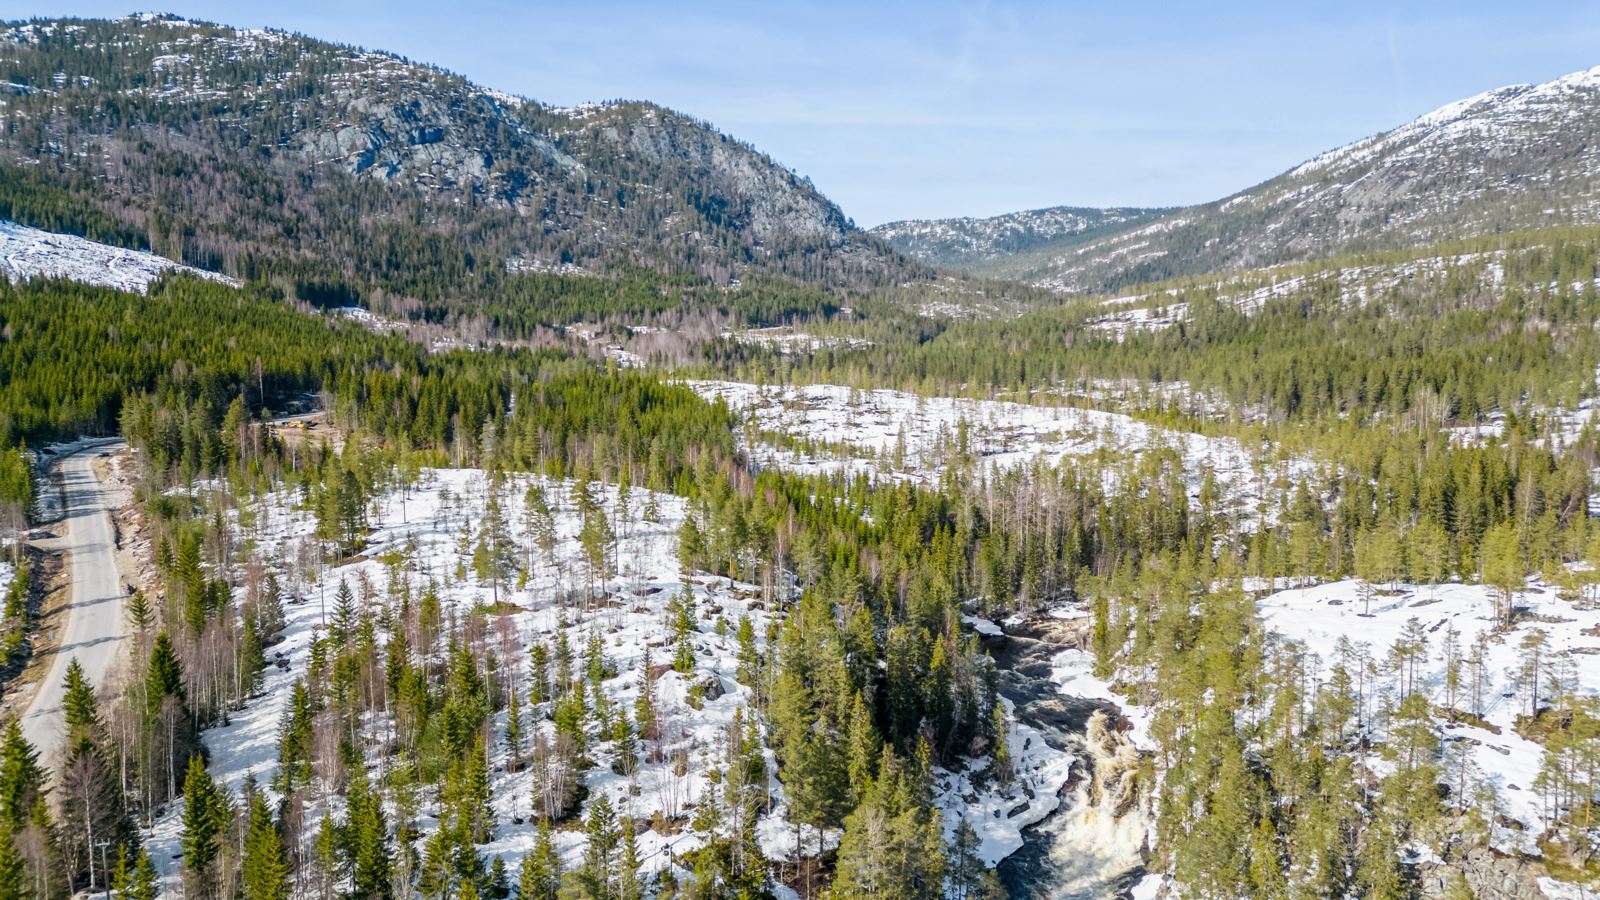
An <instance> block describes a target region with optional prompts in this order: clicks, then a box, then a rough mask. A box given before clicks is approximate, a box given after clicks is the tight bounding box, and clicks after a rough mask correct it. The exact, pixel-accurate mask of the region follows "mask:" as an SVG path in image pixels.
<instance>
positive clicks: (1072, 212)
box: [871, 206, 1168, 274]
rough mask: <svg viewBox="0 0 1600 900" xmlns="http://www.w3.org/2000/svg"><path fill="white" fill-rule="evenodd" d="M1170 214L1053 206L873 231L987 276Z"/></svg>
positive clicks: (922, 256) (917, 254)
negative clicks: (1042, 251) (1020, 258)
mask: <svg viewBox="0 0 1600 900" xmlns="http://www.w3.org/2000/svg"><path fill="white" fill-rule="evenodd" d="M1167 211H1168V210H1162V209H1137V208H1132V207H1119V208H1114V209H1092V208H1088V207H1078V206H1055V207H1050V208H1049V209H1030V210H1026V211H1024V212H1016V213H1007V214H1005V215H1000V216H991V217H989V218H986V219H976V218H960V219H909V220H906V221H902V222H889V223H886V224H884V225H879V226H877V227H876V228H873V229H871V233H872V234H873V235H876V236H877V237H879V238H882V239H883V241H884V242H885V243H887V244H888V245H889V246H891V247H893V248H895V249H896V250H899V251H901V252H903V253H905V254H906V255H908V256H910V257H912V258H914V259H919V260H922V261H923V262H925V263H928V264H930V265H935V266H939V267H941V268H949V269H961V270H965V271H970V272H975V273H980V274H989V273H991V272H993V271H994V270H996V269H997V268H1002V267H1003V261H1004V260H1007V259H1009V258H1010V257H1013V256H1016V255H1018V254H1024V253H1029V252H1031V251H1034V250H1038V249H1039V248H1041V247H1046V246H1055V247H1060V246H1065V245H1067V244H1070V243H1075V242H1078V241H1086V240H1089V239H1091V238H1093V237H1095V236H1096V235H1100V234H1105V233H1107V232H1109V231H1114V230H1118V229H1121V228H1125V227H1127V226H1129V225H1133V224H1136V223H1138V222H1142V221H1146V220H1148V219H1151V218H1154V217H1156V216H1159V215H1161V214H1162V213H1164V212H1167ZM997 262H1000V263H1002V266H996V265H995V264H996V263H997Z"/></svg>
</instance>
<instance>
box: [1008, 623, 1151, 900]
mask: <svg viewBox="0 0 1600 900" xmlns="http://www.w3.org/2000/svg"><path fill="white" fill-rule="evenodd" d="M1060 641H1061V638H1060V637H1059V625H1058V623H1053V622H1051V621H1049V620H1035V621H1031V622H1025V623H1022V624H1020V625H1012V626H1008V627H1007V633H1006V634H1005V635H1003V636H994V637H988V638H985V646H987V647H988V649H989V652H990V654H991V655H992V656H993V657H994V660H995V664H996V666H997V668H998V669H999V673H1000V689H1001V692H1002V693H1003V694H1004V695H1005V697H1006V698H1007V699H1008V700H1010V701H1011V702H1012V703H1014V704H1015V705H1016V708H1015V713H1016V717H1017V718H1018V719H1019V720H1021V721H1023V722H1025V723H1027V724H1028V725H1031V726H1033V727H1034V728H1037V729H1039V731H1040V732H1041V733H1042V734H1043V735H1044V736H1045V740H1046V742H1047V743H1049V744H1050V746H1051V747H1052V748H1054V749H1055V750H1057V751H1059V752H1062V753H1066V754H1069V755H1071V756H1072V757H1073V759H1074V764H1073V773H1072V777H1071V778H1070V779H1069V780H1068V781H1067V783H1066V784H1065V785H1064V786H1063V787H1062V788H1061V795H1060V796H1061V805H1060V806H1059V807H1058V808H1057V809H1056V810H1055V811H1054V812H1052V813H1051V814H1050V815H1048V816H1046V817H1045V818H1044V819H1043V820H1041V821H1040V822H1038V823H1036V824H1034V825H1030V826H1028V827H1027V828H1025V829H1024V830H1023V832H1022V837H1023V844H1022V848H1021V849H1019V850H1017V851H1016V852H1015V853H1013V854H1011V855H1010V856H1008V857H1006V858H1005V859H1004V860H1002V861H1001V863H1000V865H999V868H998V870H997V871H998V873H999V875H1000V881H1001V884H1003V885H1004V886H1005V889H1006V892H1007V894H1008V895H1009V896H1011V897H1012V898H1015V900H1042V898H1052V900H1104V898H1110V897H1125V896H1128V893H1129V891H1130V890H1131V889H1132V888H1133V886H1134V885H1135V884H1137V883H1138V881H1139V879H1140V878H1141V877H1142V876H1143V875H1144V867H1143V865H1142V862H1141V856H1140V849H1141V846H1142V844H1143V842H1144V834H1145V825H1144V819H1143V817H1142V816H1141V815H1139V814H1137V813H1134V814H1130V815H1127V816H1124V817H1123V818H1122V819H1120V820H1118V819H1114V818H1113V817H1112V816H1111V815H1110V814H1109V813H1108V812H1106V811H1105V810H1103V809H1100V808H1099V807H1097V806H1095V805H1094V803H1093V802H1092V800H1091V797H1090V786H1091V776H1090V772H1089V771H1088V767H1089V762H1088V761H1089V758H1090V754H1089V751H1088V749H1087V747H1086V744H1085V740H1084V735H1085V731H1086V729H1087V727H1088V723H1089V719H1090V717H1091V716H1093V715H1094V713H1095V712H1097V711H1104V712H1106V713H1107V714H1108V715H1110V716H1111V717H1112V719H1113V720H1114V719H1115V718H1116V717H1117V715H1118V711H1117V709H1116V707H1114V706H1112V705H1111V704H1109V703H1106V702H1104V701H1100V700H1091V699H1086V698H1083V697H1073V696H1068V695H1066V694H1063V693H1062V692H1061V690H1060V688H1059V687H1058V686H1057V685H1056V683H1055V682H1054V681H1053V680H1052V679H1051V673H1052V671H1053V668H1054V667H1053V660H1054V659H1055V658H1056V656H1058V655H1059V654H1060V653H1061V652H1062V651H1063V650H1065V649H1067V647H1066V646H1064V645H1063V644H1062V643H1061V642H1060Z"/></svg>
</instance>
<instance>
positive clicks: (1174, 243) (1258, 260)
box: [903, 69, 1600, 293]
mask: <svg viewBox="0 0 1600 900" xmlns="http://www.w3.org/2000/svg"><path fill="white" fill-rule="evenodd" d="M1597 136H1600V69H1591V70H1588V71H1584V72H1576V73H1573V74H1571V75H1567V76H1564V77H1562V78H1558V79H1556V80H1554V81H1550V82H1547V83H1544V84H1537V85H1529V84H1522V85H1512V86H1508V87H1502V88H1497V89H1495V90H1491V91H1486V92H1484V93H1482V94H1478V95H1476V96H1473V97H1469V98H1466V99H1464V100H1460V101H1457V102H1455V103H1450V104H1448V105H1445V106H1442V107H1440V108H1439V109H1436V110H1434V111H1433V112H1430V113H1428V114H1426V115H1424V116H1421V117H1420V118H1417V119H1415V120H1413V121H1411V122H1409V123H1406V124H1404V125H1401V126H1400V127H1398V128H1395V129H1393V130H1391V131H1387V132H1384V133H1382V134H1379V135H1376V136H1373V137H1369V138H1366V139H1364V140H1360V141H1356V142H1354V143H1352V144H1348V145H1345V146H1343V147H1339V148H1337V149H1334V150H1331V151H1329V152H1327V153H1324V154H1322V155H1320V156H1317V157H1315V158H1314V159H1312V160H1310V161H1308V162H1306V163H1304V164H1302V165H1300V166H1297V167H1296V168H1294V169H1291V170H1289V171H1287V172H1285V173H1283V174H1281V175H1278V176H1277V177H1275V178H1272V179H1271V180H1269V181H1266V182H1264V183H1262V184H1260V185H1257V186H1255V187H1252V188H1249V189H1246V190H1244V191H1241V192H1239V193H1237V194H1234V195H1232V196H1230V197H1226V198H1223V199H1221V200H1217V201H1214V202H1212V203H1206V204H1202V205H1199V206H1193V207H1187V208H1183V209H1178V210H1173V211H1171V212H1169V213H1167V214H1166V215H1164V216H1161V217H1158V218H1155V219H1153V220H1149V221H1139V222H1130V223H1128V227H1124V228H1120V229H1117V230H1116V231H1114V232H1113V233H1109V234H1101V235H1096V236H1094V237H1093V238H1091V239H1089V240H1077V239H1071V238H1065V239H1060V240H1057V241H1055V242H1053V243H1051V244H1049V245H1046V246H1043V247H1038V248H1034V249H1032V250H1023V251H1020V252H1018V253H1015V254H1013V255H1011V256H1009V257H1007V258H1005V259H1003V260H990V261H986V262H982V263H977V264H975V267H977V268H980V269H981V270H982V271H983V272H984V273H985V274H990V275H999V276H1007V277H1013V278H1018V279H1022V280H1026V281H1029V282H1032V283H1034V284H1036V285H1039V286H1042V287H1048V288H1052V289H1054V290H1058V291H1069V292H1082V293H1095V292H1101V291H1114V290H1119V289H1121V288H1123V287H1126V286H1128V285H1132V284H1138V283H1144V282H1151V281H1157V280H1161V279H1164V278H1170V277H1174V276H1182V275H1196V274H1203V273H1207V272H1218V271H1226V270H1236V269H1250V268H1259V267H1263V266H1270V265H1275V264H1278V263H1284V262H1295V261H1305V260H1312V259H1318V258H1323V257H1329V256H1334V255H1338V254H1345V253H1360V252H1368V251H1378V250H1388V249H1397V248H1403V247H1412V246H1421V245H1425V244H1431V243H1436V242H1439V241H1443V240H1454V239H1460V238H1467V237H1475V236H1481V235H1486V234H1495V233H1499V232H1503V231H1514V230H1520V229H1528V228H1543V227H1549V226H1558V225H1584V224H1594V223H1595V222H1597V221H1600V143H1597V142H1596V140H1595V138H1596V137H1597ZM903 249H906V250H907V251H908V252H911V253H913V255H919V256H920V255H922V253H923V251H922V250H920V249H918V248H913V247H911V246H904V247H903ZM923 258H924V259H925V260H927V261H929V262H943V261H945V260H942V259H940V258H937V257H934V256H924V257H923Z"/></svg>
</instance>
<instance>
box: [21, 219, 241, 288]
mask: <svg viewBox="0 0 1600 900" xmlns="http://www.w3.org/2000/svg"><path fill="white" fill-rule="evenodd" d="M168 272H183V273H186V274H190V275H197V276H199V277H201V278H209V279H211V280H212V281H218V282H221V283H223V284H228V285H232V286H234V287H238V286H239V282H238V281H236V280H235V279H232V278H229V277H227V276H225V275H219V274H217V273H215V272H206V271H203V270H201V269H196V268H192V267H190V266H186V265H183V264H181V263H177V262H173V261H172V260H170V259H167V258H166V257H164V256H157V255H155V254H154V253H146V252H144V251H142V250H128V249H126V248H123V247H113V246H111V245H110V244H102V243H99V242H98V241H91V240H89V239H88V238H82V237H78V236H77V235H71V234H57V233H55V232H51V231H43V230H40V229H38V228H31V227H29V226H27V225H18V224H17V223H15V222H5V221H0V274H4V275H5V277H6V278H8V279H10V280H11V281H14V282H15V281H26V280H28V279H30V278H64V279H67V280H69V281H78V282H82V283H84V284H94V285H100V286H103V287H109V288H115V289H117V290H119V291H132V292H136V293H140V294H143V293H146V292H147V291H149V289H150V283H151V282H153V281H155V280H156V279H157V278H160V277H161V276H162V275H165V274H167V273H168Z"/></svg>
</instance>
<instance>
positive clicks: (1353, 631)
mask: <svg viewBox="0 0 1600 900" xmlns="http://www.w3.org/2000/svg"><path fill="white" fill-rule="evenodd" d="M1389 593H1390V592H1388V591H1383V592H1379V593H1377V594H1376V595H1374V596H1373V597H1372V599H1371V605H1370V612H1369V611H1368V604H1367V603H1366V602H1365V601H1364V599H1363V596H1362V594H1363V589H1362V586H1361V583H1360V582H1357V581H1353V580H1348V581H1337V582H1333V583H1330V584H1322V585H1317V586H1315V587H1309V588H1300V589H1296V590H1287V591H1279V592H1277V593H1275V594H1270V595H1268V596H1267V597H1265V598H1263V599H1262V600H1261V602H1260V609H1261V618H1262V621H1263V623H1264V624H1265V625H1266V627H1267V628H1268V629H1269V630H1270V631H1272V632H1273V633H1275V634H1277V635H1279V636H1281V637H1283V638H1286V639H1289V640H1292V641H1296V642H1298V643H1300V644H1302V645H1304V646H1305V648H1306V649H1307V650H1308V651H1310V652H1312V653H1314V654H1316V657H1317V659H1318V660H1319V661H1320V665H1321V670H1322V672H1323V673H1324V674H1326V672H1327V671H1328V670H1329V669H1330V668H1331V667H1332V666H1333V665H1334V663H1335V662H1336V661H1337V659H1338V655H1339V651H1338V645H1339V641H1340V639H1341V638H1343V639H1345V640H1346V641H1348V642H1349V644H1350V646H1351V647H1353V648H1354V649H1355V651H1356V652H1357V653H1360V654H1367V655H1370V657H1371V658H1372V659H1374V660H1376V661H1378V662H1379V663H1380V665H1381V663H1382V661H1383V660H1384V659H1385V658H1386V657H1387V656H1388V654H1389V650H1390V648H1391V647H1393V646H1394V645H1395V643H1396V642H1397V641H1399V640H1400V639H1401V637H1402V632H1403V631H1404V630H1405V629H1406V628H1407V623H1409V622H1410V621H1411V620H1413V619H1415V620H1416V621H1417V623H1418V624H1419V625H1420V626H1421V629H1422V632H1423V633H1424V634H1426V636H1427V648H1426V650H1427V652H1426V658H1427V663H1426V664H1425V666H1424V667H1423V670H1422V673H1423V674H1422V678H1421V682H1420V685H1419V686H1420V687H1421V688H1422V689H1424V690H1425V691H1426V692H1427V694H1428V696H1429V698H1430V699H1431V700H1432V701H1433V702H1434V704H1435V705H1436V706H1442V705H1444V703H1445V701H1446V697H1445V657H1444V653H1443V647H1444V643H1445V640H1446V633H1447V632H1448V631H1450V630H1452V629H1453V630H1454V631H1455V632H1457V635H1458V636H1457V638H1456V643H1457V647H1458V654H1459V655H1460V656H1461V657H1467V656H1470V655H1471V653H1472V650H1473V645H1474V644H1475V643H1476V642H1477V641H1478V639H1479V637H1480V635H1481V636H1483V638H1484V640H1485V643H1484V645H1483V646H1484V650H1485V663H1484V666H1483V675H1484V677H1485V678H1486V683H1485V685H1484V688H1483V690H1482V703H1483V707H1482V714H1483V719H1484V720H1485V721H1486V722H1487V723H1488V725H1489V726H1490V727H1489V728H1481V727H1477V726H1474V725H1468V724H1446V725H1445V726H1444V727H1443V736H1444V739H1445V742H1446V744H1447V745H1450V746H1451V747H1453V748H1458V749H1461V748H1464V749H1465V750H1466V752H1467V754H1468V757H1469V758H1470V760H1471V762H1472V768H1475V769H1476V770H1477V771H1478V772H1479V773H1481V776H1482V778H1483V780H1484V782H1486V783H1487V784H1488V785H1489V786H1492V787H1493V788H1494V790H1495V793H1496V794H1497V796H1498V798H1499V802H1500V805H1501V807H1502V811H1503V812H1504V813H1505V814H1506V815H1508V816H1510V817H1511V818H1514V819H1516V820H1517V821H1518V822H1520V823H1522V825H1523V826H1524V830H1522V831H1520V832H1518V831H1516V830H1507V829H1503V828H1502V829H1497V831H1496V835H1495V838H1496V843H1497V844H1498V845H1500V846H1502V847H1503V848H1505V849H1518V850H1522V851H1524V852H1536V851H1537V846H1536V843H1535V838H1537V836H1538V835H1539V833H1540V832H1541V831H1542V829H1543V826H1542V824H1541V822H1542V820H1541V811H1542V809H1543V804H1542V802H1541V800H1540V797H1539V795H1538V793H1537V792H1536V791H1535V789H1534V779H1535V778H1536V777H1537V776H1538V774H1539V767H1540V764H1541V762H1542V761H1543V759H1544V748H1543V747H1542V746H1541V745H1539V744H1538V743H1535V742H1534V741H1530V740H1527V739H1525V738H1523V737H1520V736H1519V735H1518V734H1517V733H1516V730H1515V726H1516V719H1517V716H1519V715H1526V714H1527V713H1528V712H1529V703H1530V696H1529V692H1528V690H1527V689H1526V687H1525V686H1523V685H1522V684H1521V683H1520V682H1519V679H1518V672H1519V670H1520V669H1521V668H1522V661H1523V659H1524V658H1525V657H1526V655H1527V652H1526V651H1525V650H1524V649H1523V647H1522V643H1523V640H1524V639H1525V638H1526V637H1527V636H1529V635H1530V634H1532V633H1533V632H1535V631H1538V632H1542V633H1543V634H1544V636H1545V640H1546V647H1545V648H1544V651H1543V652H1544V654H1545V663H1546V666H1547V668H1548V669H1549V670H1550V671H1551V672H1562V673H1563V674H1564V675H1565V676H1566V677H1568V678H1570V679H1571V680H1572V681H1573V682H1574V683H1575V686H1576V688H1577V689H1578V690H1581V691H1584V692H1586V693H1595V692H1596V691H1597V689H1600V608H1596V607H1594V606H1593V605H1590V604H1580V603H1573V602H1568V601H1566V600H1563V599H1560V598H1559V597H1558V596H1557V594H1556V591H1555V589H1554V588H1553V587H1551V586H1550V585H1547V584H1542V583H1534V584H1531V585H1529V587H1528V588H1527V590H1525V591H1523V592H1522V593H1520V594H1519V595H1518V597H1517V605H1518V606H1519V607H1523V608H1524V612H1523V613H1522V614H1521V615H1520V616H1519V618H1518V620H1517V622H1516V624H1515V625H1513V626H1512V627H1511V628H1509V629H1505V630H1499V629H1497V628H1496V627H1495V619H1494V606H1493V589H1492V588H1490V587H1488V586H1487V585H1481V584H1439V585H1424V586H1413V585H1403V586H1400V587H1399V589H1398V591H1397V592H1396V593H1395V594H1394V595H1393V596H1389ZM1547 679H1548V673H1545V674H1541V677H1540V684H1541V688H1540V702H1541V704H1543V703H1545V702H1547V701H1548V699H1549V693H1548V687H1547V685H1548V681H1547ZM1465 680H1466V676H1464V681H1465ZM1468 683H1469V684H1470V682H1468ZM1374 688H1375V689H1377V690H1378V691H1380V692H1382V691H1391V692H1392V690H1393V678H1392V677H1389V678H1385V677H1383V676H1380V679H1379V681H1378V682H1377V683H1376V684H1375V685H1374ZM1462 692H1464V693H1463V695H1461V696H1458V697H1457V698H1456V707H1457V708H1458V709H1461V710H1466V711H1469V712H1470V711H1471V705H1472V695H1471V691H1470V687H1463V688H1462ZM1396 699H1398V698H1396ZM1368 702H1369V703H1372V702H1374V701H1373V698H1369V701H1368ZM1446 768H1447V770H1449V772H1448V774H1450V775H1451V776H1452V777H1453V776H1454V774H1455V769H1454V768H1453V766H1452V765H1451V764H1450V763H1449V762H1448V761H1447V763H1446Z"/></svg>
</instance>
